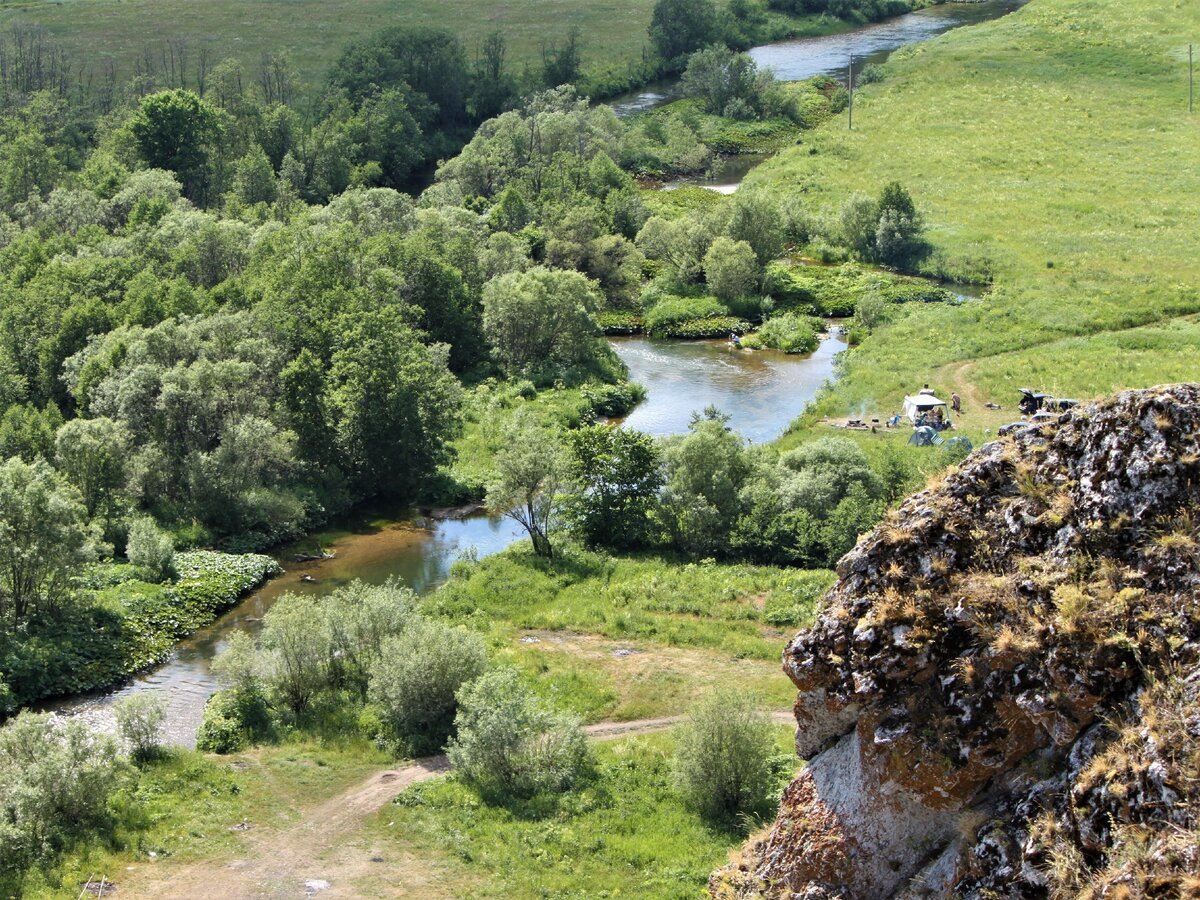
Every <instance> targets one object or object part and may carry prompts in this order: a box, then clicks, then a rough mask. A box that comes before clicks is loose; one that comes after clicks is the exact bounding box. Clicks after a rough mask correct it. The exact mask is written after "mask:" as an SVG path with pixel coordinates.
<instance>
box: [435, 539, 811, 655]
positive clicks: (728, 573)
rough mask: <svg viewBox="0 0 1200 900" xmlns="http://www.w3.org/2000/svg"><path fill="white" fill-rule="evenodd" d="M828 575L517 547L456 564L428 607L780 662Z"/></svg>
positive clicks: (470, 618)
mask: <svg viewBox="0 0 1200 900" xmlns="http://www.w3.org/2000/svg"><path fill="white" fill-rule="evenodd" d="M832 581H833V573H832V572H824V571H806V570H800V569H778V568H771V567H767V566H748V565H718V564H716V563H712V564H709V563H701V564H687V565H676V564H672V563H669V562H667V561H665V560H663V559H658V558H653V557H647V558H633V559H630V558H621V559H617V558H613V557H609V556H604V555H601V554H596V553H586V552H582V551H568V552H564V553H561V554H560V555H559V557H558V558H556V559H555V560H553V561H547V560H544V559H540V558H538V557H536V556H534V555H533V553H532V551H530V550H529V549H528V548H526V547H523V546H518V547H516V548H514V549H512V550H509V551H508V552H506V553H503V554H500V555H498V556H493V557H489V558H488V559H485V560H482V561H481V562H479V563H476V564H473V565H463V566H461V567H458V568H456V571H455V574H454V576H453V577H452V578H451V580H450V581H449V582H448V583H447V584H446V585H445V586H444V587H443V588H442V589H441V590H439V591H438V592H437V593H436V594H434V595H433V596H432V597H430V599H429V600H428V602H427V607H428V609H429V610H430V611H431V612H433V613H436V614H440V615H444V616H448V617H450V618H454V619H457V620H460V621H467V622H478V623H479V624H481V625H484V626H486V625H489V624H490V623H492V622H496V621H500V622H506V623H509V624H511V625H512V626H514V627H516V628H520V629H538V630H549V631H561V630H565V631H572V632H584V633H587V634H593V635H601V636H603V637H605V638H609V639H612V640H639V641H646V642H649V643H653V644H658V645H665V646H669V647H693V648H702V649H708V650H714V651H720V652H722V653H723V654H725V655H726V656H728V657H732V658H748V659H759V660H770V661H772V662H774V661H777V660H778V658H779V652H780V648H781V647H782V645H783V643H784V641H785V640H786V638H785V635H786V634H787V633H789V632H790V631H791V630H792V629H793V628H794V627H795V626H797V625H800V624H803V623H806V622H808V621H810V620H811V618H812V615H813V610H814V608H815V605H816V602H817V599H818V598H819V597H820V596H821V594H822V593H824V591H825V589H826V588H828V587H829V585H830V584H831V583H832Z"/></svg>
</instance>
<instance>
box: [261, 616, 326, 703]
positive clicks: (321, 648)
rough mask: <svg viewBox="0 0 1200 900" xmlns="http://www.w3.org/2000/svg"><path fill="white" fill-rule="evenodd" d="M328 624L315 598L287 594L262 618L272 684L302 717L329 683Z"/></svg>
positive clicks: (280, 697)
mask: <svg viewBox="0 0 1200 900" xmlns="http://www.w3.org/2000/svg"><path fill="white" fill-rule="evenodd" d="M332 640H333V639H332V635H331V634H330V631H329V624H328V622H327V621H326V619H325V616H324V615H323V614H322V610H321V606H320V603H319V602H318V601H317V600H316V598H314V597H307V596H303V595H300V594H285V595H284V596H282V597H280V598H279V599H278V600H277V601H276V602H275V605H274V606H272V607H271V608H270V609H269V610H267V614H266V615H265V616H263V633H262V645H263V648H264V649H265V650H266V652H267V660H266V661H267V664H268V667H269V672H270V676H269V679H268V680H269V682H270V685H271V688H272V690H273V691H274V693H275V695H276V696H277V697H278V698H279V700H280V701H281V702H282V703H283V704H284V705H285V706H287V707H288V708H289V709H290V710H291V711H292V712H293V713H295V714H297V715H299V714H300V713H303V712H304V710H305V709H306V708H307V707H308V705H309V703H310V702H311V701H312V699H313V698H314V697H315V696H316V695H317V694H318V693H319V692H320V691H322V690H324V689H325V688H326V687H327V686H328V684H329V671H328V670H329V663H330V656H331V650H332Z"/></svg>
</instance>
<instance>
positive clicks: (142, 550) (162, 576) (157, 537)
mask: <svg viewBox="0 0 1200 900" xmlns="http://www.w3.org/2000/svg"><path fill="white" fill-rule="evenodd" d="M125 557H126V558H127V559H128V560H129V561H130V562H131V563H133V564H134V565H135V566H138V567H139V568H141V569H144V570H145V571H146V572H147V573H148V574H149V577H150V580H151V581H165V580H166V579H168V578H170V577H171V576H172V575H173V574H174V573H175V542H174V541H173V540H171V536H170V535H169V534H167V533H166V532H164V531H163V530H162V529H160V528H159V527H158V525H156V524H155V522H154V520H153V519H151V518H141V519H137V520H136V521H135V522H134V523H133V524H132V525H131V526H130V527H129V541H128V543H127V544H126V545H125Z"/></svg>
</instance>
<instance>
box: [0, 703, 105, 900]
mask: <svg viewBox="0 0 1200 900" xmlns="http://www.w3.org/2000/svg"><path fill="white" fill-rule="evenodd" d="M121 772H122V766H121V761H120V757H119V755H118V753H117V746H116V742H115V741H113V740H112V739H111V738H108V737H104V736H102V735H98V734H95V733H93V732H91V731H89V730H88V728H87V726H85V725H84V724H83V723H81V722H78V721H65V722H61V721H56V720H55V719H54V718H53V717H51V716H49V715H45V714H35V713H30V712H23V713H21V714H20V715H18V716H17V717H16V718H15V719H13V720H12V721H11V722H9V723H8V724H6V725H5V726H4V727H3V728H0V811H2V812H3V817H2V818H0V877H3V876H19V875H20V873H21V872H22V871H24V870H25V869H26V868H27V867H28V866H30V865H33V864H35V863H39V862H42V861H45V860H47V859H49V858H50V857H52V856H53V855H55V854H56V853H58V852H60V851H62V850H64V849H66V848H67V847H68V846H70V844H71V842H72V841H74V840H76V839H78V838H80V837H82V836H83V835H85V834H86V833H88V832H90V831H96V830H99V829H102V828H104V827H106V826H107V825H108V801H109V797H110V796H111V795H112V793H113V791H114V790H115V789H116V788H117V785H118V781H119V778H120V775H121ZM18 893H19V892H18Z"/></svg>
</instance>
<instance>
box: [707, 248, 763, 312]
mask: <svg viewBox="0 0 1200 900" xmlns="http://www.w3.org/2000/svg"><path fill="white" fill-rule="evenodd" d="M761 275H762V268H761V267H760V266H759V264H758V257H756V256H755V255H754V248H753V247H751V246H750V245H749V244H748V243H746V242H745V241H732V240H730V239H729V238H727V237H719V238H717V239H716V240H714V241H713V242H712V246H710V247H709V248H708V252H707V253H706V254H705V255H704V280H705V281H706V282H707V283H708V287H709V289H710V290H711V291H712V292H713V293H714V294H715V295H716V296H717V297H719V298H720V299H721V300H724V301H725V302H727V303H728V302H729V301H731V300H737V299H738V298H739V297H745V296H746V295H747V294H750V293H751V292H753V291H754V290H755V289H756V288H757V287H758V280H759V277H760V276H761Z"/></svg>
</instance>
